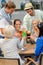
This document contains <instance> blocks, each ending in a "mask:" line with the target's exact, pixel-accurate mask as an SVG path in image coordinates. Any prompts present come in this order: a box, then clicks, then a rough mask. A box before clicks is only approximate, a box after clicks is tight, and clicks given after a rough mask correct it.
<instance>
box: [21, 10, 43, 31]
mask: <svg viewBox="0 0 43 65" xmlns="http://www.w3.org/2000/svg"><path fill="white" fill-rule="evenodd" d="M35 19H38V20H39V21H40V22H42V21H43V11H41V10H35V15H34V16H30V15H29V14H28V13H27V14H26V15H25V16H24V19H23V25H22V27H23V28H25V29H26V30H30V31H31V32H32V22H33V20H35Z"/></svg>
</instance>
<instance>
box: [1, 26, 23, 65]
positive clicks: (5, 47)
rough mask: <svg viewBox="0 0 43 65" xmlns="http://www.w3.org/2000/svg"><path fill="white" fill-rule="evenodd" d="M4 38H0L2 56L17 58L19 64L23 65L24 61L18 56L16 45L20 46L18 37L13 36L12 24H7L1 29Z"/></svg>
mask: <svg viewBox="0 0 43 65" xmlns="http://www.w3.org/2000/svg"><path fill="white" fill-rule="evenodd" d="M3 34H4V35H5V38H4V39H0V47H1V50H2V52H3V54H4V58H19V59H20V64H21V65H23V64H24V62H23V60H22V59H21V57H20V56H19V53H18V48H17V47H18V46H20V44H19V43H20V42H19V39H18V38H16V37H14V27H13V26H12V25H7V26H6V27H5V28H4V29H3Z"/></svg>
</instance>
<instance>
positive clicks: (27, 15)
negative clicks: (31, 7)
mask: <svg viewBox="0 0 43 65" xmlns="http://www.w3.org/2000/svg"><path fill="white" fill-rule="evenodd" d="M29 18H30V15H29V14H28V13H27V14H26V15H25V16H24V18H23V21H25V20H27V19H29Z"/></svg>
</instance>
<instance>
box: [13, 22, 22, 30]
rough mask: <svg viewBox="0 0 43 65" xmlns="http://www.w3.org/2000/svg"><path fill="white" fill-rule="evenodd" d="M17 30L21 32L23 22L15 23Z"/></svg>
mask: <svg viewBox="0 0 43 65" xmlns="http://www.w3.org/2000/svg"><path fill="white" fill-rule="evenodd" d="M14 27H15V29H16V31H19V30H20V28H21V22H20V21H16V23H15V26H14Z"/></svg>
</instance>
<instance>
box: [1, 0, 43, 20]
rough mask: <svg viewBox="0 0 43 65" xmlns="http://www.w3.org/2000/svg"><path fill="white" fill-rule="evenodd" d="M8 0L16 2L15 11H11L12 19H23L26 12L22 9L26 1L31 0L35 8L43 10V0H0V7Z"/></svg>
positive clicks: (29, 0)
mask: <svg viewBox="0 0 43 65" xmlns="http://www.w3.org/2000/svg"><path fill="white" fill-rule="evenodd" d="M8 1H13V2H14V3H15V4H16V11H15V12H14V13H13V16H12V20H14V19H16V18H18V19H20V20H21V21H22V20H23V17H24V15H25V14H26V12H25V11H24V5H25V3H27V2H32V4H33V5H34V8H35V9H40V10H43V0H0V9H1V8H2V7H3V6H4V4H5V3H6V2H8Z"/></svg>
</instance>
